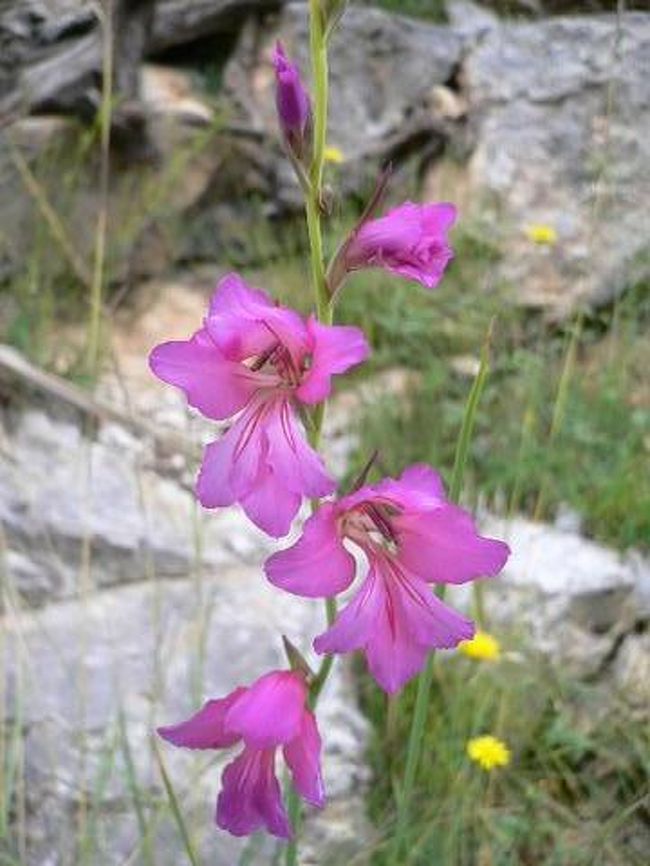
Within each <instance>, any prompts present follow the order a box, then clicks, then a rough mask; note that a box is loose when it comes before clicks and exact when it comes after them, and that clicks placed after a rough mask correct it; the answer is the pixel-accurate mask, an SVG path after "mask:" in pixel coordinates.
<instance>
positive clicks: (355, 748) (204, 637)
mask: <svg viewBox="0 0 650 866" xmlns="http://www.w3.org/2000/svg"><path fill="white" fill-rule="evenodd" d="M192 575H193V576H192ZM156 578H157V575H156V573H155V572H152V574H151V576H150V578H149V579H148V580H147V581H144V582H140V583H137V584H135V585H132V586H123V587H119V588H114V589H111V590H107V591H104V592H102V593H98V594H94V595H89V596H87V597H85V598H83V599H81V600H76V601H70V602H65V603H57V604H53V605H50V606H48V607H47V608H46V609H45V610H43V611H40V612H25V613H19V612H18V611H16V610H14V611H12V615H11V617H10V618H9V619H8V620H5V622H3V624H2V625H3V667H4V670H5V674H6V677H7V680H6V682H7V684H8V685H7V691H6V692H5V696H6V703H5V706H6V707H8V708H9V716H8V718H5V720H4V721H5V725H6V726H7V727H6V729H7V730H11V731H13V736H14V737H18V738H20V739H21V741H22V742H24V750H25V751H24V755H25V763H24V766H23V767H22V768H21V774H22V778H24V779H25V780H26V785H25V787H24V788H23V787H21V788H19V789H18V790H17V793H16V797H15V801H14V805H15V806H16V808H17V809H19V810H20V809H24V810H26V813H27V814H28V815H29V818H28V821H27V824H26V826H25V825H23V827H22V829H16V831H15V834H14V832H13V831H12V832H11V834H10V837H9V840H8V844H9V845H11V840H12V839H14V838H17V837H18V836H19V834H20V833H21V832H23V833H24V834H25V835H24V837H23V839H22V840H21V843H20V844H21V845H22V850H23V852H24V854H25V855H26V859H24V860H22V859H21V861H20V862H24V863H26V864H29V866H47V864H51V863H53V862H54V863H57V864H58V866H73V864H77V863H79V862H80V857H81V853H80V852H85V853H84V856H86V857H87V858H88V862H92V863H93V864H94V866H109V864H118V863H123V862H125V861H127V860H128V859H129V858H130V857H136V858H138V859H136V860H134V862H140V860H139V856H140V855H139V852H141V851H142V850H143V849H145V850H146V851H148V852H149V853H148V855H147V856H150V857H151V858H153V859H152V862H155V863H156V864H157V866H176V864H178V863H179V862H182V861H183V860H184V859H185V858H186V853H185V849H184V847H183V843H182V840H181V837H180V834H179V832H178V828H177V826H176V825H175V823H174V818H173V814H172V812H171V809H170V806H169V801H168V799H167V797H166V795H165V792H164V787H163V784H162V779H161V775H160V770H159V768H158V766H157V762H156V759H155V756H154V752H153V750H152V733H153V730H154V728H155V726H156V725H158V724H168V723H171V722H175V721H177V720H179V719H182V718H185V717H187V715H188V714H189V713H190V712H191V711H192V710H193V709H194V708H195V707H196V705H197V703H198V702H200V701H202V700H203V699H204V698H206V697H210V696H219V695H223V694H224V693H227V692H228V691H230V690H232V689H233V688H234V687H235V686H237V685H240V684H242V683H244V684H245V683H247V682H250V681H251V680H253V679H255V678H256V677H258V676H259V675H261V674H262V673H264V672H265V671H267V670H269V669H273V668H274V667H280V666H283V665H284V664H285V662H284V660H283V658H282V649H281V644H280V641H279V635H280V634H282V633H284V634H286V635H287V636H288V637H289V638H290V639H291V640H292V641H293V642H294V643H295V644H296V645H298V646H300V647H302V648H303V649H304V650H305V651H306V652H307V651H308V648H309V639H310V637H311V636H312V634H313V632H314V631H315V630H316V629H318V628H319V627H320V625H321V614H320V609H319V606H318V605H317V604H316V603H310V602H305V601H304V600H298V599H295V598H292V597H290V596H288V595H286V594H282V593H279V592H277V591H276V590H274V589H273V588H272V587H270V586H269V585H268V584H267V583H266V581H265V580H264V579H263V576H262V575H261V572H260V569H259V567H258V566H243V565H239V566H234V567H227V568H222V569H220V570H219V571H218V572H217V571H215V569H213V568H206V569H201V568H200V567H199V566H198V563H197V567H196V569H195V570H193V571H192V573H191V574H189V573H188V574H186V575H185V579H182V580H181V579H179V580H172V581H165V582H163V583H160V582H159V581H158V580H157V579H156ZM319 717H320V720H321V725H322V730H323V732H327V736H326V737H325V756H324V773H325V783H326V786H327V789H328V793H329V797H330V802H329V805H328V807H327V808H326V810H325V811H324V812H323V813H322V814H321V815H315V814H310V816H309V819H308V823H307V828H306V833H305V836H306V839H305V841H306V844H305V846H304V855H305V857H306V856H307V855H308V854H309V850H310V845H312V844H314V843H315V844H317V846H318V856H319V859H318V860H312V861H311V862H314V863H315V862H318V863H323V862H327V857H331V860H332V862H334V863H339V862H341V858H342V857H345V858H348V857H350V856H351V855H352V853H354V852H358V851H359V850H360V849H361V848H363V846H364V844H367V843H368V841H369V835H368V834H369V830H368V827H367V823H366V820H365V818H364V815H363V801H362V800H361V799H360V797H359V794H360V792H361V791H362V789H363V786H364V785H365V783H366V782H367V780H368V771H367V769H366V767H365V765H364V761H363V751H364V741H365V733H366V722H365V720H364V719H363V717H362V716H361V715H360V713H359V711H358V710H357V709H356V705H355V696H354V688H353V685H352V683H350V681H349V680H348V678H347V672H346V671H345V670H344V669H343V668H342V667H339V668H338V670H337V672H336V674H335V676H334V677H333V678H332V679H331V680H330V682H329V683H328V687H327V689H326V691H325V693H324V695H323V700H322V704H321V706H320V709H319ZM23 738H24V740H23ZM159 749H160V751H161V753H162V756H163V760H164V762H165V764H166V766H167V770H168V773H169V775H170V777H171V780H172V783H173V786H174V789H175V792H176V796H177V798H178V800H179V802H180V803H181V804H182V813H183V818H184V820H185V822H186V824H187V826H188V831H189V834H190V837H191V839H192V842H193V846H194V848H195V849H196V851H197V855H198V856H199V858H200V860H201V862H206V863H207V862H209V863H213V864H217V866H232V864H233V863H237V862H238V860H239V857H240V856H241V854H242V851H243V850H244V848H245V847H246V842H245V840H235V839H233V838H232V837H229V836H228V835H227V834H225V833H221V832H218V831H217V830H216V829H215V827H214V824H213V821H212V816H213V814H214V803H215V798H216V793H217V790H218V787H219V777H220V774H221V769H222V767H223V764H224V757H225V758H226V760H227V756H224V755H223V754H221V755H219V756H215V755H214V754H207V755H206V754H204V755H201V756H199V757H198V758H197V757H196V756H194V755H190V754H188V753H186V752H183V751H182V750H175V749H172V748H168V747H166V746H165V745H164V744H159ZM215 757H216V761H215ZM134 803H135V805H134ZM84 804H85V805H86V807H88V808H89V812H88V821H89V823H87V824H84V823H83V819H80V815H83V812H82V810H83V809H84ZM23 814H24V813H23ZM330 815H331V817H332V821H331V823H330ZM341 815H345V816H346V818H345V821H342V820H341ZM80 820H82V823H81V824H79V821H80ZM73 828H76V831H74V830H73ZM310 840H311V841H310ZM258 842H259V840H258ZM254 844H258V843H254ZM7 850H11V849H7ZM16 850H20V845H16ZM272 850H273V846H272V845H271V844H270V843H269V841H268V840H267V841H265V843H264V851H263V852H262V851H259V852H258V855H257V856H258V857H259V858H260V859H259V860H258V859H255V860H253V861H252V862H267V861H268V860H269V859H270V858H271V857H272ZM323 856H325V858H326V859H325V860H323V859H320V858H322V857H323ZM305 862H308V861H307V860H305Z"/></svg>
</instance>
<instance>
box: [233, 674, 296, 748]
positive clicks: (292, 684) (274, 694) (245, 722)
mask: <svg viewBox="0 0 650 866" xmlns="http://www.w3.org/2000/svg"><path fill="white" fill-rule="evenodd" d="M306 700H307V686H306V685H305V680H304V678H303V676H302V675H301V674H299V673H295V672H293V671H272V672H271V673H268V674H265V675H264V676H263V677H260V678H259V679H258V680H257V681H256V682H254V683H253V685H252V686H250V688H248V689H247V690H246V694H245V695H243V696H242V697H241V699H240V700H238V701H237V703H236V704H234V705H233V707H232V708H231V710H230V712H229V713H228V716H227V718H226V721H225V725H226V729H227V730H229V731H233V732H236V733H237V735H238V736H241V737H242V738H243V740H244V742H245V743H246V744H247V745H250V746H254V747H256V748H268V747H269V746H278V745H284V744H286V743H289V742H290V741H291V740H293V739H294V738H295V737H296V736H297V735H298V733H299V732H300V728H301V723H302V716H303V712H304V709H305V701H306Z"/></svg>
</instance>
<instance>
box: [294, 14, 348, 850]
mask: <svg viewBox="0 0 650 866" xmlns="http://www.w3.org/2000/svg"><path fill="white" fill-rule="evenodd" d="M309 14H310V19H309V33H310V51H311V62H312V78H313V89H312V95H313V102H314V108H313V121H314V140H313V158H312V163H311V167H310V172H309V179H310V185H309V188H306V187H305V186H303V190H304V192H305V210H306V215H307V231H308V234H309V254H310V260H311V275H312V282H313V288H314V299H315V303H316V315H317V317H318V320H319V321H320V322H323V323H324V324H326V325H331V324H332V320H333V305H332V302H331V299H330V296H329V291H328V288H327V280H326V277H325V262H324V255H323V233H322V228H321V213H322V207H321V203H322V183H323V164H324V157H325V143H326V140H327V99H328V71H327V43H326V39H325V33H324V31H323V19H322V15H321V9H320V3H319V0H310V2H309ZM325 406H326V404H325V402H323V403H320V404H319V405H318V406H317V407H316V409H315V410H314V413H313V416H312V417H313V427H312V430H311V433H310V437H309V439H310V443H311V446H312V448H314V449H317V448H318V446H319V444H320V439H321V434H322V431H323V422H324V419H325ZM318 505H319V503H318V501H317V500H316V501H313V502H312V503H311V510H312V513H313V512H314V511H316V509H317V508H318ZM325 613H326V619H327V624H328V626H330V625H332V623H333V622H334V619H335V618H336V601H335V599H333V598H328V599H326V601H325ZM333 661H334V659H333V656H331V655H327V656H325V658H324V659H323V662H322V664H321V666H320V668H319V670H318V672H317V673H316V675H315V677H314V679H313V681H312V684H311V687H310V690H309V704H310V706H311V708H312V709H313V708H314V707H315V706H316V703H317V701H318V698H319V695H320V693H321V691H322V689H323V686H324V685H325V682H326V681H327V677H328V676H329V673H330V671H331V669H332V664H333ZM287 810H288V814H289V820H290V821H291V824H292V826H293V828H294V835H293V839H291V841H290V842H289V843H288V845H287V848H286V852H285V861H284V862H285V866H297V863H298V843H297V839H298V835H299V831H300V823H301V818H302V814H301V804H300V798H299V797H298V795H297V793H296V791H295V790H294V788H293V787H292V786H291V785H289V786H288V792H287Z"/></svg>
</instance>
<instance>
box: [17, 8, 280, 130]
mask: <svg viewBox="0 0 650 866" xmlns="http://www.w3.org/2000/svg"><path fill="white" fill-rule="evenodd" d="M283 2H284V0H135V2H133V0H129V2H125V0H116V2H115V3H114V4H113V10H114V11H113V15H114V17H113V20H112V22H111V30H112V32H113V34H114V38H115V43H114V50H115V52H116V55H115V63H114V68H115V70H116V74H117V77H118V81H119V78H120V77H122V78H126V79H128V78H129V77H132V75H133V73H134V71H135V72H137V69H138V67H139V64H140V63H141V62H142V61H143V60H144V59H145V57H147V56H155V55H156V54H159V53H161V52H164V51H166V50H168V49H170V48H174V47H176V46H179V45H187V44H188V43H191V42H194V41H196V40H205V39H206V38H209V37H215V36H216V37H219V36H230V35H232V34H233V33H236V32H237V30H238V29H239V28H240V27H241V26H242V24H243V23H244V21H245V20H246V18H247V17H248V16H249V15H251V14H261V13H263V12H269V11H273V10H274V9H278V8H279V7H280V6H281V5H282V3H283ZM101 75H102V27H101V25H100V20H99V17H98V15H97V13H96V10H95V8H94V5H93V4H92V3H91V2H88V0H54V2H50V0H47V2H45V0H21V2H8V3H4V4H3V8H2V9H0V118H4V117H6V116H7V115H8V114H11V113H13V114H15V115H17V116H21V115H24V114H25V113H29V112H32V111H43V110H49V111H52V110H64V111H70V110H75V111H77V112H79V111H82V112H83V111H84V110H85V111H89V110H91V109H92V108H93V106H94V107H95V108H96V107H97V105H96V101H97V94H98V92H99V89H100V87H101ZM120 92H121V91H120ZM133 95H134V94H129V96H133Z"/></svg>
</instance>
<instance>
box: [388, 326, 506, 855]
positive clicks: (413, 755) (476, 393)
mask: <svg viewBox="0 0 650 866" xmlns="http://www.w3.org/2000/svg"><path fill="white" fill-rule="evenodd" d="M493 326H494V320H492V321H491V322H490V325H489V327H488V332H487V335H486V338H485V341H484V343H483V349H482V351H481V364H480V367H479V370H478V373H477V374H476V378H475V379H474V383H473V385H472V389H471V391H470V393H469V397H468V398H467V405H466V406H465V413H464V415H463V424H462V427H461V431H460V436H459V438H458V443H457V445H456V455H455V458H454V468H453V472H452V477H451V486H450V489H449V499H450V500H451V501H452V502H458V499H459V496H460V491H461V489H462V485H463V476H464V474H465V466H466V465H467V458H468V455H469V447H470V443H471V441H472V432H473V430H474V422H475V420H476V412H477V410H478V405H479V401H480V399H481V394H482V393H483V388H484V386H485V380H486V378H487V374H488V370H489V361H490V344H491V341H492V329H493ZM436 594H437V595H438V598H440V599H443V598H444V596H445V586H444V585H443V584H441V585H440V586H439V587H438V589H437V591H436ZM475 603H477V605H478V606H479V607H481V608H482V600H481V599H480V597H478V598H475ZM434 658H435V654H434V653H433V652H432V653H430V654H429V657H428V659H427V662H426V665H425V668H424V671H423V672H422V673H421V674H420V677H419V679H418V690H417V695H416V698H415V709H414V711H413V721H412V723H411V732H410V734H409V741H408V746H407V751H406V767H405V769H404V784H403V786H402V792H401V796H400V797H399V801H398V803H397V823H396V827H395V843H394V845H395V855H396V862H403V861H402V860H400V857H401V856H402V852H403V849H404V835H405V832H406V827H407V823H408V818H409V810H410V804H411V799H412V796H413V786H414V784H415V773H416V771H417V768H418V764H419V761H420V753H421V751H422V741H423V739H424V730H425V727H426V723H427V710H428V708H429V698H430V692H431V683H432V681H433V672H434Z"/></svg>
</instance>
